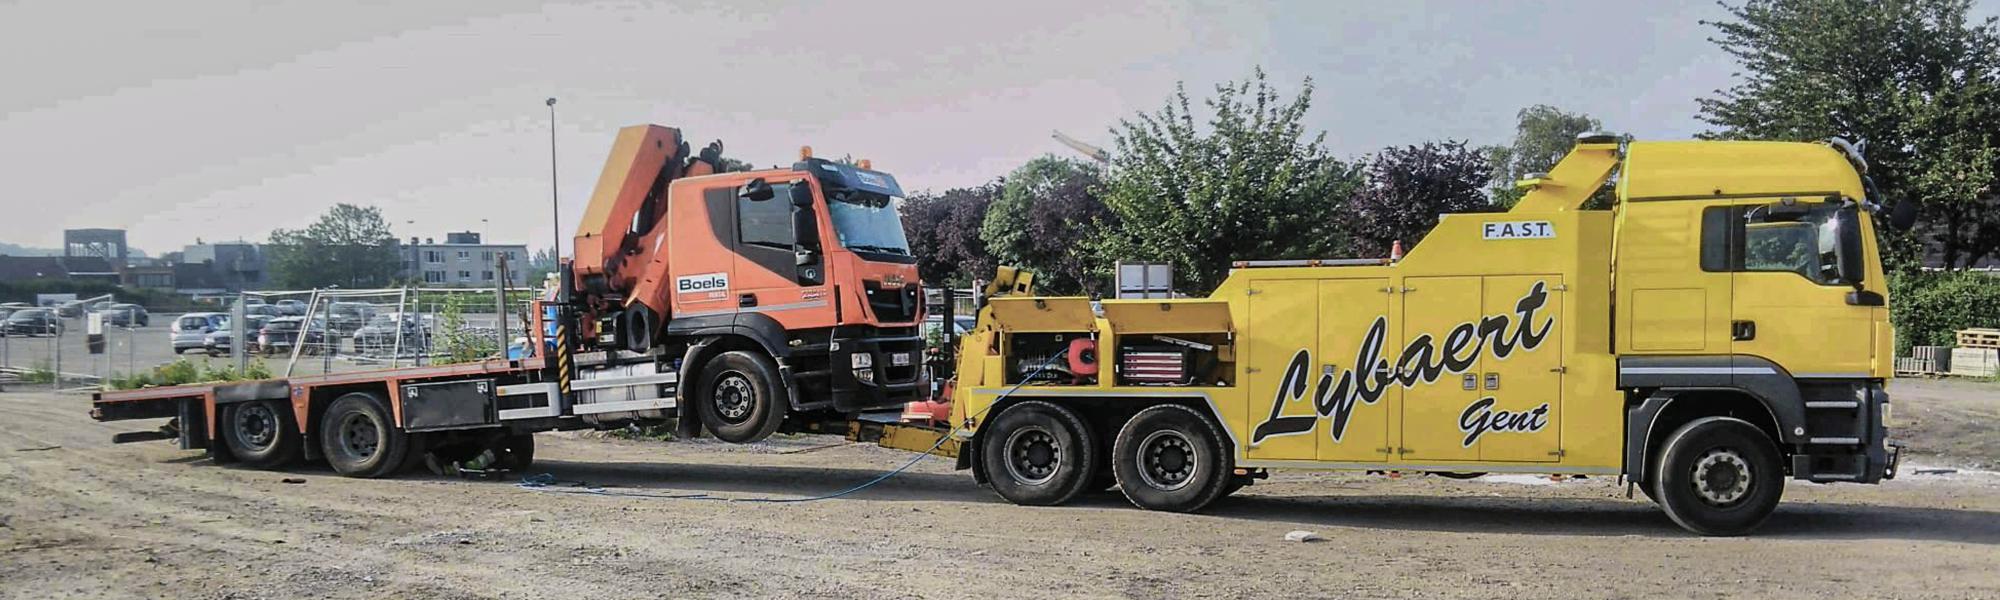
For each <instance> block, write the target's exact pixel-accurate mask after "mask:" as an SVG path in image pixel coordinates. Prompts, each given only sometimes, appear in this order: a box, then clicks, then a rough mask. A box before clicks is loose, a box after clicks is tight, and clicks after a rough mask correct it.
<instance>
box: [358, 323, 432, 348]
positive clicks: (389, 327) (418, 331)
mask: <svg viewBox="0 0 2000 600" xmlns="http://www.w3.org/2000/svg"><path fill="white" fill-rule="evenodd" d="M399 322H400V323H401V326H400V327H399V326H398V325H397V323H399ZM399 335H400V336H401V337H402V349H403V350H405V351H411V350H418V351H421V350H422V349H423V348H425V347H426V346H428V345H429V343H430V334H429V331H428V330H427V328H426V327H424V324H423V322H422V320H420V319H419V318H418V317H417V315H411V314H399V313H389V314H384V315H375V318H373V319H369V320H368V324H367V325H364V326H362V327H361V328H360V329H356V330H355V331H354V351H355V352H361V353H364V354H365V353H368V352H371V351H394V350H395V349H396V338H397V337H398V336H399Z"/></svg>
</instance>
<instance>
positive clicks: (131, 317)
mask: <svg viewBox="0 0 2000 600" xmlns="http://www.w3.org/2000/svg"><path fill="white" fill-rule="evenodd" d="M99 312H100V313H101V314H103V315H104V324H105V325H117V326H119V327H145V326H147V325H151V324H152V323H153V316H152V315H150V314H147V313H146V307H144V306H139V305H137V304H113V305H111V306H110V307H107V308H105V309H104V310H102V311H99Z"/></svg>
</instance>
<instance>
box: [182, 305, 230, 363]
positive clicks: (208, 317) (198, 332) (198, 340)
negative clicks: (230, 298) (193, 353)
mask: <svg viewBox="0 0 2000 600" xmlns="http://www.w3.org/2000/svg"><path fill="white" fill-rule="evenodd" d="M227 322H229V315H225V314H222V313H217V312H201V313H188V314H185V315H181V316H180V318H178V319H174V322H173V324H172V325H170V326H168V333H167V338H168V339H170V340H172V341H173V346H174V354H180V353H183V352H187V351H189V350H201V349H203V348H206V347H208V334H210V333H215V330H217V329H221V328H222V326H223V324H224V323H227Z"/></svg>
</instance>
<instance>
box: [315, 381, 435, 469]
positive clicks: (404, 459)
mask: <svg viewBox="0 0 2000 600" xmlns="http://www.w3.org/2000/svg"><path fill="white" fill-rule="evenodd" d="M389 415H390V413H389V407H388V406H386V405H384V404H383V403H382V399H381V398H377V397H376V396H375V395H374V394H370V393H366V392H352V393H349V394H347V395H344V396H341V397H339V398H337V399H335V400H334V401H333V404H332V405H330V406H328V407H327V408H326V414H325V415H324V416H322V417H321V418H320V423H321V425H320V436H319V441H320V453H321V454H322V455H324V456H326V462H327V464H328V465H331V466H333V470H334V471H338V472H339V473H340V474H341V475H346V476H348V477H360V478H366V479H373V478H378V477H387V476H389V475H394V474H396V473H397V472H398V471H401V470H402V469H403V468H405V467H407V466H409V465H408V462H409V457H410V446H411V443H412V441H413V440H412V438H411V437H410V435H409V434H408V433H405V432H404V431H403V430H402V429H401V428H398V427H396V424H395V422H394V421H393V420H391V419H390V416H389Z"/></svg>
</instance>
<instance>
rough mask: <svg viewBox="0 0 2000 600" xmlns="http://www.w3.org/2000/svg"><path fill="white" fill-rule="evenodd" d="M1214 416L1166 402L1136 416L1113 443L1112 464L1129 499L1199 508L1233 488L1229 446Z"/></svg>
mask: <svg viewBox="0 0 2000 600" xmlns="http://www.w3.org/2000/svg"><path fill="white" fill-rule="evenodd" d="M1222 439H1223V438H1222V432H1221V431H1220V430H1219V429H1218V427H1217V426H1216V424H1215V422H1214V421H1211V420H1209V418H1208V417H1207V416H1205V415H1202V414H1201V413H1199V412H1195V410H1194V409H1192V408H1188V407H1185V406H1181V405H1178V404H1162V405H1159V406H1155V407H1152V408H1148V409H1146V410H1143V411H1139V414H1137V415H1133V416H1132V420H1130V421H1126V422H1125V427H1124V428H1123V429H1121V430H1119V431H1118V439H1117V440H1116V441H1115V442H1113V443H1112V450H1111V469H1112V472H1113V473H1116V474H1117V476H1118V489H1119V490H1120V491H1122V492H1124V493H1125V499H1127V500H1130V501H1132V504H1133V505H1135V506H1138V507H1139V508H1144V509H1147V510H1164V511H1171V512H1193V511H1196V510H1201V508H1202V507H1204V506H1208V504H1209V503H1210V502H1214V501H1215V499H1216V498H1220V497H1222V495H1223V493H1225V492H1226V491H1228V488H1229V482H1230V479H1231V477H1232V475H1233V469H1232V467H1231V463H1232V462H1233V460H1232V458H1231V457H1230V456H1229V450H1228V447H1227V446H1225V445H1223V442H1222Z"/></svg>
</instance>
